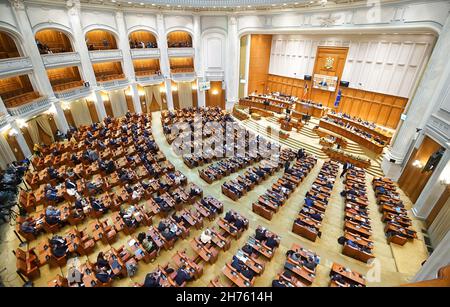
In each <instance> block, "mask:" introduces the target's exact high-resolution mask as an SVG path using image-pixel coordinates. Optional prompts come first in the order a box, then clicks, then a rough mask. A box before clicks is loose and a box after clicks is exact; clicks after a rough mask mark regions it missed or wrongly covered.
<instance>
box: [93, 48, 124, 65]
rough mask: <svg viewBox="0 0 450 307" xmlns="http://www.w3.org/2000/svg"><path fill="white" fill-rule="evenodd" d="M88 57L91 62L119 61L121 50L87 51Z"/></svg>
mask: <svg viewBox="0 0 450 307" xmlns="http://www.w3.org/2000/svg"><path fill="white" fill-rule="evenodd" d="M89 57H90V58H91V61H92V62H108V61H121V60H122V50H119V49H112V50H93V51H89Z"/></svg>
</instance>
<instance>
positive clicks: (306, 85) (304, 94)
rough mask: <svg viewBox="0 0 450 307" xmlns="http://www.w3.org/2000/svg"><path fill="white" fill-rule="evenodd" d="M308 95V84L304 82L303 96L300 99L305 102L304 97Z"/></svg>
mask: <svg viewBox="0 0 450 307" xmlns="http://www.w3.org/2000/svg"><path fill="white" fill-rule="evenodd" d="M307 94H308V83H306V81H305V87H304V89H303V96H302V99H303V100H305V99H306V95H307Z"/></svg>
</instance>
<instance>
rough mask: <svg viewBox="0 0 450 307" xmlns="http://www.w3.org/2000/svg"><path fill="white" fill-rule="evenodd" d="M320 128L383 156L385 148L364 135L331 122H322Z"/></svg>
mask: <svg viewBox="0 0 450 307" xmlns="http://www.w3.org/2000/svg"><path fill="white" fill-rule="evenodd" d="M319 127H321V128H324V129H327V130H330V131H332V132H335V133H337V134H339V135H342V136H343V137H346V138H348V139H349V140H352V141H354V142H356V143H358V144H360V145H361V146H364V147H365V148H367V149H369V150H370V151H373V152H374V153H376V154H381V153H382V152H383V148H384V146H382V145H380V144H378V143H376V142H375V141H372V140H369V139H367V138H365V137H363V136H362V135H359V134H356V133H354V132H353V131H351V130H349V129H347V128H345V127H342V126H339V125H337V124H335V123H331V122H329V121H325V120H321V121H320V122H319Z"/></svg>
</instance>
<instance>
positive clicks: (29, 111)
mask: <svg viewBox="0 0 450 307" xmlns="http://www.w3.org/2000/svg"><path fill="white" fill-rule="evenodd" d="M50 106H51V102H50V100H49V99H48V97H39V98H36V99H34V100H32V101H30V102H28V103H25V104H23V105H20V106H17V107H12V108H8V112H9V114H11V116H21V117H28V116H33V115H35V114H38V113H40V112H43V111H46V110H48V109H49V108H50Z"/></svg>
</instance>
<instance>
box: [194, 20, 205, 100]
mask: <svg viewBox="0 0 450 307" xmlns="http://www.w3.org/2000/svg"><path fill="white" fill-rule="evenodd" d="M193 47H194V50H195V52H194V53H195V54H194V69H195V73H196V75H197V80H200V81H202V80H205V71H204V70H203V52H202V29H201V18H200V16H199V15H194V37H193ZM205 103H206V102H205V91H201V90H200V88H199V87H198V86H197V105H198V106H199V107H204V106H205Z"/></svg>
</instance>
